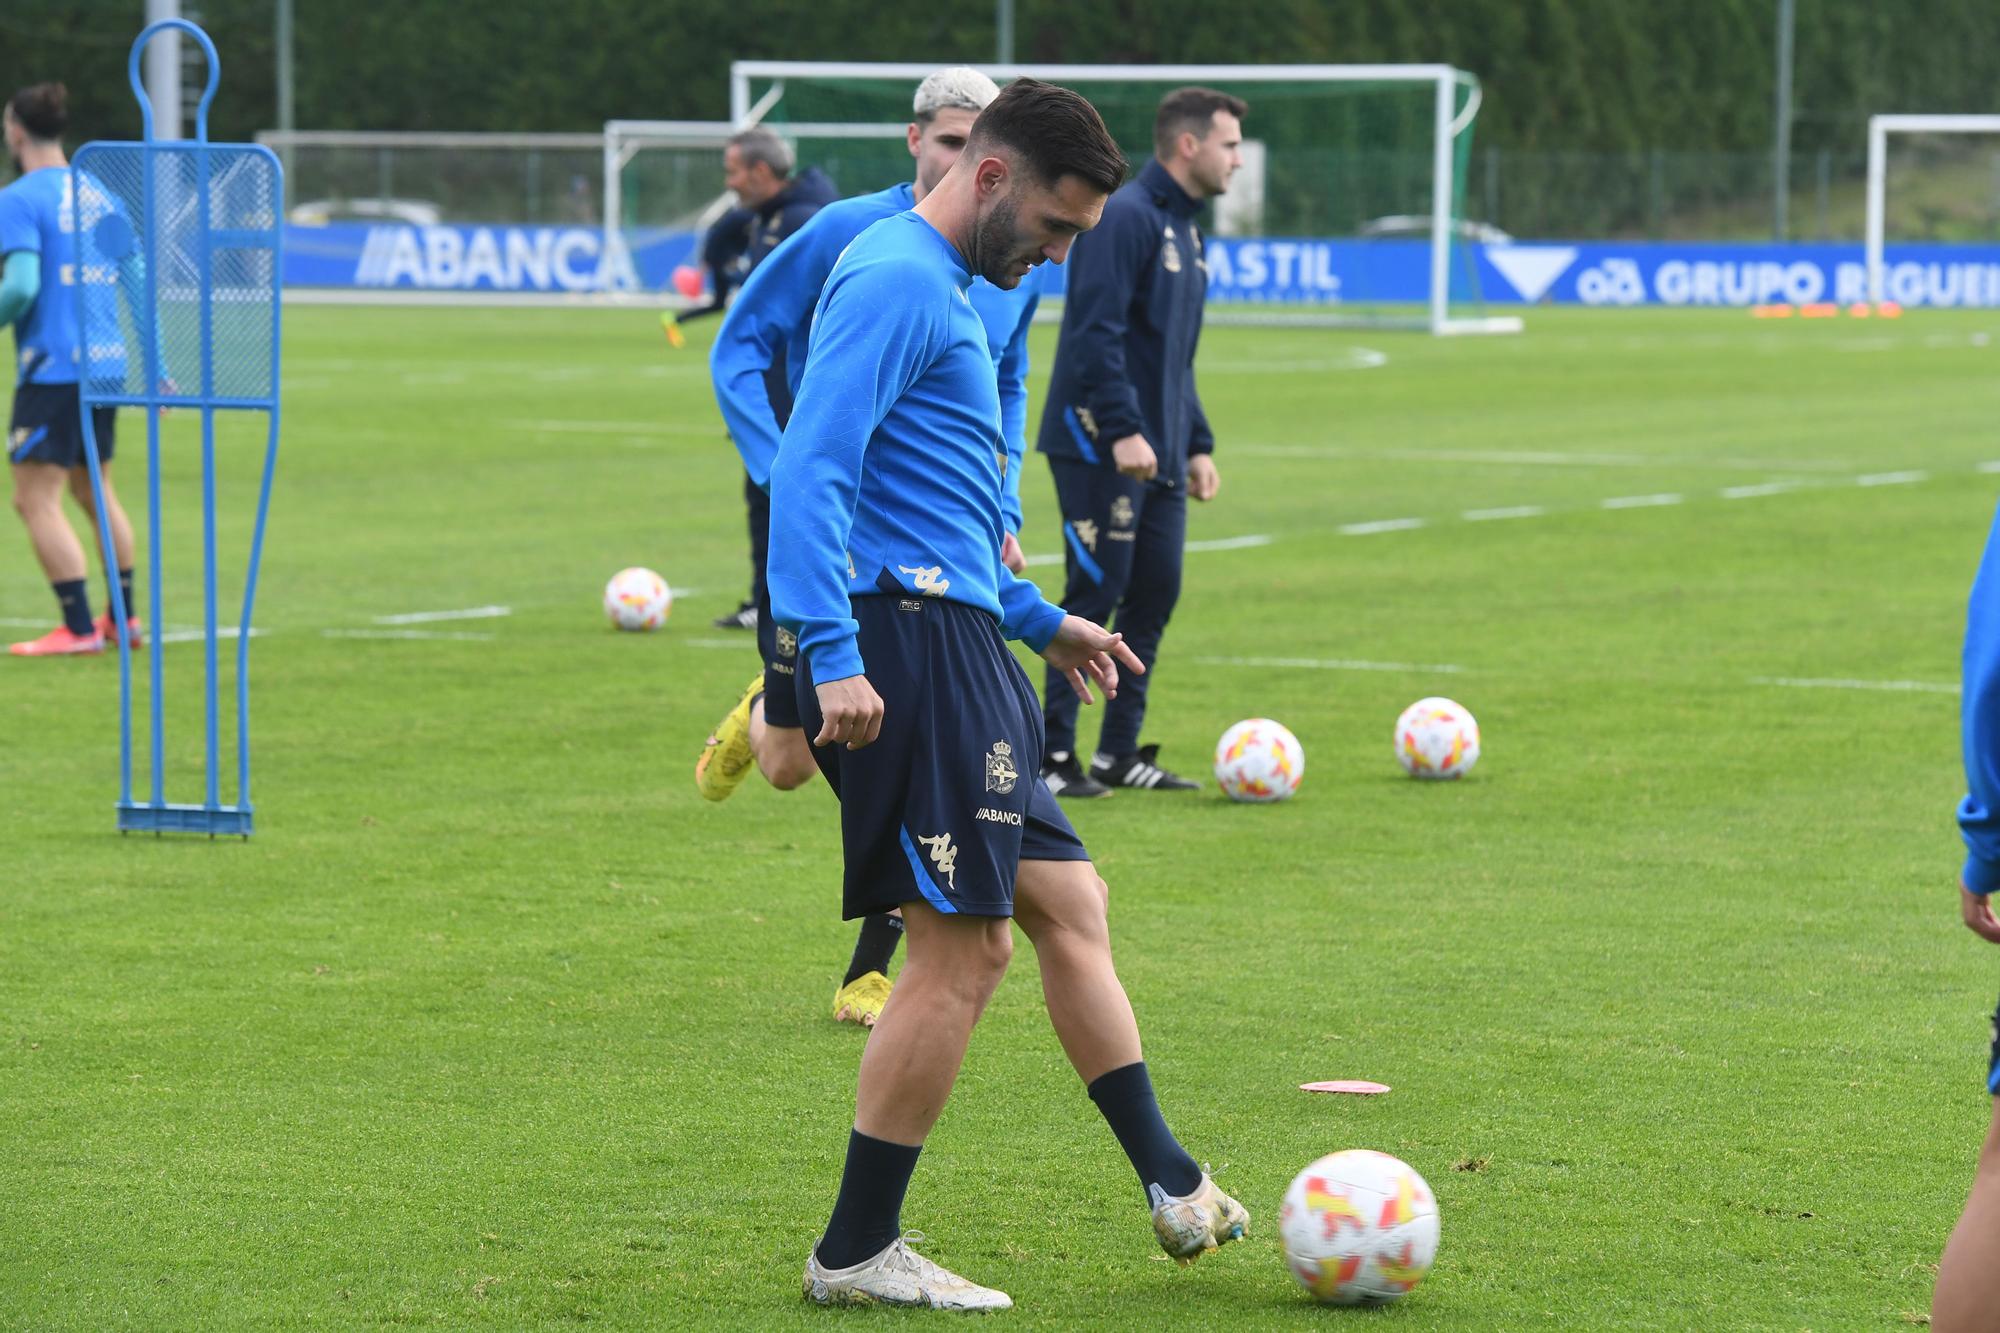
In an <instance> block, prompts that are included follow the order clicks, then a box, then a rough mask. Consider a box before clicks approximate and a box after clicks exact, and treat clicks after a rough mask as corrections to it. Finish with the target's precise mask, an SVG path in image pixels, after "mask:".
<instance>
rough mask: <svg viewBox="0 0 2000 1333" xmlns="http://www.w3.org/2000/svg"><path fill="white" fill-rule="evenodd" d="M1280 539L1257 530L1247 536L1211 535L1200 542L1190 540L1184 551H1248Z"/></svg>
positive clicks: (1183, 548)
mask: <svg viewBox="0 0 2000 1333" xmlns="http://www.w3.org/2000/svg"><path fill="white" fill-rule="evenodd" d="M1276 540H1278V539H1277V538H1276V537H1273V536H1271V535H1269V534H1268V533H1262V532H1256V533H1251V534H1250V535H1249V536H1246V537H1209V538H1206V539H1204V540H1202V541H1198V542H1189V543H1187V544H1186V545H1185V546H1183V547H1182V548H1181V549H1182V550H1184V551H1247V550H1249V549H1250V548H1251V547H1253V546H1269V545H1270V544H1271V543H1272V542H1274V541H1276Z"/></svg>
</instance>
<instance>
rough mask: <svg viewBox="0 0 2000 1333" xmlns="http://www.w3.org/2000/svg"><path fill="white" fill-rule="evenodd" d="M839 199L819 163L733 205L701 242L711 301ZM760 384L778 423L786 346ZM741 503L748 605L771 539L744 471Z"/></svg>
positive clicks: (784, 406) (755, 596)
mask: <svg viewBox="0 0 2000 1333" xmlns="http://www.w3.org/2000/svg"><path fill="white" fill-rule="evenodd" d="M838 198H840V191H839V189H838V188H836V187H835V185H834V183H833V181H832V180H830V179H829V178H828V177H827V175H826V173H825V172H823V171H821V170H820V169H819V168H818V167H807V168H806V169H805V170H804V171H801V172H800V173H799V174H798V175H796V176H794V177H793V178H792V179H791V180H789V181H787V182H785V188H784V189H782V190H780V191H778V192H777V193H776V194H774V195H772V196H771V197H770V198H769V199H766V200H765V201H764V202H763V203H762V204H760V205H758V206H757V207H756V208H754V209H751V208H732V209H730V210H729V211H728V212H727V213H724V214H723V215H722V216H721V217H720V218H718V219H717V220H716V222H715V225H714V226H712V227H710V228H709V229H708V236H707V237H706V239H704V240H703V242H702V262H703V263H704V264H706V265H707V266H708V270H709V273H710V275H711V276H712V278H713V281H714V283H715V302H716V304H717V305H718V306H720V305H721V304H722V303H723V301H725V300H726V299H727V298H728V294H729V292H730V290H731V289H732V288H735V287H740V286H741V285H742V284H743V282H744V280H745V279H747V278H748V277H749V276H750V271H751V270H752V269H754V268H756V267H757V265H759V264H761V263H763V262H764V256H765V255H768V254H770V253H771V251H773V250H775V249H777V248H778V246H779V245H780V244H781V243H782V242H783V241H784V240H785V238H786V237H788V236H790V235H791V234H792V233H793V232H795V231H797V230H798V229H799V228H800V227H803V226H805V225H806V223H808V222H810V221H811V220H812V215H813V214H815V213H817V212H819V211H820V209H822V208H824V207H825V206H826V205H828V204H830V203H832V202H833V201H834V200H836V199H838ZM764 387H765V389H766V390H767V391H768V392H769V393H770V395H771V406H772V407H773V408H774V409H775V410H776V411H777V414H778V425H779V426H780V427H782V426H783V425H784V424H785V421H786V419H787V418H788V417H790V416H791V414H792V385H791V381H790V380H789V379H788V378H787V377H786V374H785V349H784V348H782V347H780V348H779V349H778V355H777V358H776V360H774V361H773V362H772V364H771V368H770V369H769V370H767V371H765V372H764ZM743 503H744V505H745V507H746V508H747V509H748V510H749V512H750V597H749V602H750V605H752V606H756V605H758V604H760V603H761V602H762V601H763V600H764V557H765V555H766V552H767V548H768V547H769V545H770V542H771V497H770V496H769V495H766V494H765V493H764V488H763V487H761V486H759V485H758V484H757V483H756V482H754V481H752V480H750V474H749V473H747V472H746V473H744V474H743Z"/></svg>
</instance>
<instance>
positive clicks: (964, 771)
mask: <svg viewBox="0 0 2000 1333" xmlns="http://www.w3.org/2000/svg"><path fill="white" fill-rule="evenodd" d="M853 607H854V618H855V619H856V620H857V621H859V622H860V623H861V631H860V647H861V659H862V661H863V662H865V663H867V667H868V683H869V684H870V685H873V686H874V687H875V692H876V693H877V694H879V695H881V696H882V702H883V704H884V705H885V708H884V712H883V717H882V733H881V735H880V736H879V737H877V738H876V740H875V741H874V743H873V744H870V745H866V746H863V747H862V748H861V749H859V750H849V749H847V748H846V747H845V746H843V745H827V746H815V747H813V757H814V758H815V759H817V760H818V761H819V768H820V772H822V773H824V774H826V780H827V783H828V785H829V786H831V787H832V788H833V790H834V794H835V795H837V796H839V797H840V837H841V845H842V847H843V849H844V850H845V853H846V862H847V873H846V875H845V879H844V885H843V889H842V894H841V915H842V916H844V917H846V918H847V919H849V920H852V919H854V918H855V917H860V916H868V915H870V914H871V913H875V912H886V911H888V910H889V909H890V908H892V907H898V906H901V905H902V904H904V903H908V902H917V901H923V902H927V903H929V904H930V905H931V906H932V907H935V908H936V909H937V910H938V911H940V912H962V913H964V914H965V915H967V916H1012V915H1014V876H1015V872H1016V871H1017V870H1018V869H1019V868H1020V863H1021V862H1022V861H1088V860H1089V859H1090V853H1089V852H1087V851H1085V850H1084V846H1083V839H1081V838H1079V837H1077V836H1076V830H1075V829H1073V828H1071V827H1070V823H1069V819H1068V817H1067V816H1065V815H1064V814H1063V812H1062V811H1061V809H1059V808H1058V807H1057V805H1056V800H1055V797H1053V796H1051V795H1049V789H1048V788H1047V787H1045V786H1043V785H1042V780H1041V777H1040V774H1041V771H1042V712H1041V704H1040V701H1038V700H1037V699H1036V698H1035V688H1034V686H1033V685H1032V684H1031V683H1029V680H1028V674H1027V672H1025V671H1023V670H1021V664H1020V663H1019V662H1016V661H1015V660H1014V655H1013V654H1012V653H1011V652H1009V651H1008V650H1007V642H1006V640H1005V639H1004V638H1002V637H1001V634H1000V625H999V622H997V621H996V620H994V618H993V617H992V616H990V615H988V614H987V613H986V612H984V611H981V610H979V609H977V608H975V607H970V606H964V605H961V604H960V603H957V602H947V601H943V600H941V599H938V598H931V597H921V598H919V597H907V596H887V595H885V596H869V597H857V598H855V599H854V601H853ZM799 660H800V667H799V673H798V683H799V713H800V716H801V719H802V720H803V721H804V723H805V726H806V734H807V736H808V737H812V736H816V735H818V734H819V729H820V726H821V723H822V722H823V720H824V719H823V718H822V717H821V716H820V711H819V699H818V696H817V695H816V694H815V693H814V692H813V683H812V669H811V666H810V664H809V663H806V662H805V660H804V659H803V658H801V659H799Z"/></svg>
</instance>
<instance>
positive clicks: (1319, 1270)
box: [1278, 1149, 1438, 1305]
mask: <svg viewBox="0 0 2000 1333" xmlns="http://www.w3.org/2000/svg"><path fill="white" fill-rule="evenodd" d="M1278 1235H1279V1238H1280V1240H1281V1242H1282V1243H1283V1245H1284V1247H1285V1265H1286V1266H1287V1267H1288V1268H1290V1269H1291V1270H1292V1276H1293V1277H1295V1278H1297V1279H1298V1280H1299V1281H1300V1283H1301V1284H1303V1285H1304V1287H1305V1289H1306V1290H1307V1291H1309V1292H1311V1293H1312V1294H1313V1297H1314V1299H1316V1300H1319V1301H1322V1302H1324V1303H1325V1304H1327V1305H1381V1304H1383V1303H1385V1302H1388V1301H1393V1300H1396V1299H1397V1298H1399V1297H1401V1296H1404V1295H1406V1294H1408V1292H1409V1290H1410V1288H1412V1287H1414V1286H1416V1285H1417V1283H1419V1282H1421V1281H1422V1280H1423V1277H1424V1274H1425V1273H1428V1272H1429V1271H1430V1268H1431V1261H1432V1260H1433V1259H1435V1258H1436V1257H1437V1247H1438V1211H1437V1199H1436V1198H1435V1197H1434V1196H1433V1195H1432V1194H1431V1187H1430V1186H1429V1185H1427V1184H1425V1183H1424V1178H1423V1177H1422V1176H1420V1175H1418V1174H1417V1173H1416V1172H1415V1171H1414V1170H1412V1169H1411V1167H1410V1165H1409V1164H1408V1163H1407V1162H1402V1161H1399V1160H1397V1159H1396V1158H1394V1157H1391V1156H1389V1154H1387V1153H1379V1152H1368V1151H1366V1150H1365V1149H1353V1150H1350V1151H1348V1152H1337V1153H1331V1154H1329V1155H1328V1156H1325V1157H1322V1158H1320V1159H1319V1160H1318V1161H1317V1162H1314V1163H1313V1164H1312V1165H1311V1166H1309V1167H1307V1168H1306V1169H1305V1170H1303V1171H1301V1172H1299V1174H1298V1178H1297V1179H1295V1180H1293V1181H1292V1187H1291V1188H1290V1189H1288V1190H1286V1191H1285V1205H1284V1207H1283V1208H1282V1209H1280V1210H1279V1212H1278Z"/></svg>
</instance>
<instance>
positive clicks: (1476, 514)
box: [1459, 505, 1549, 523]
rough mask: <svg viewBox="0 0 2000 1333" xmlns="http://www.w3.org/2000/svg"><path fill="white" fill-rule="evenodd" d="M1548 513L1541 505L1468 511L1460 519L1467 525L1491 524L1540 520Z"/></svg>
mask: <svg viewBox="0 0 2000 1333" xmlns="http://www.w3.org/2000/svg"><path fill="white" fill-rule="evenodd" d="M1548 512H1549V511H1548V510H1546V509H1544V508H1542V506H1540V505H1513V506H1511V507H1509V508H1506V509H1468V510H1466V511H1465V512H1464V513H1462V514H1460V515H1459V517H1460V518H1462V519H1464V520H1465V521H1466V522H1467V523H1491V522H1493V521H1495V520H1497V519H1503V518H1540V517H1541V516H1542V515H1544V514H1546V513H1548Z"/></svg>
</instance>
